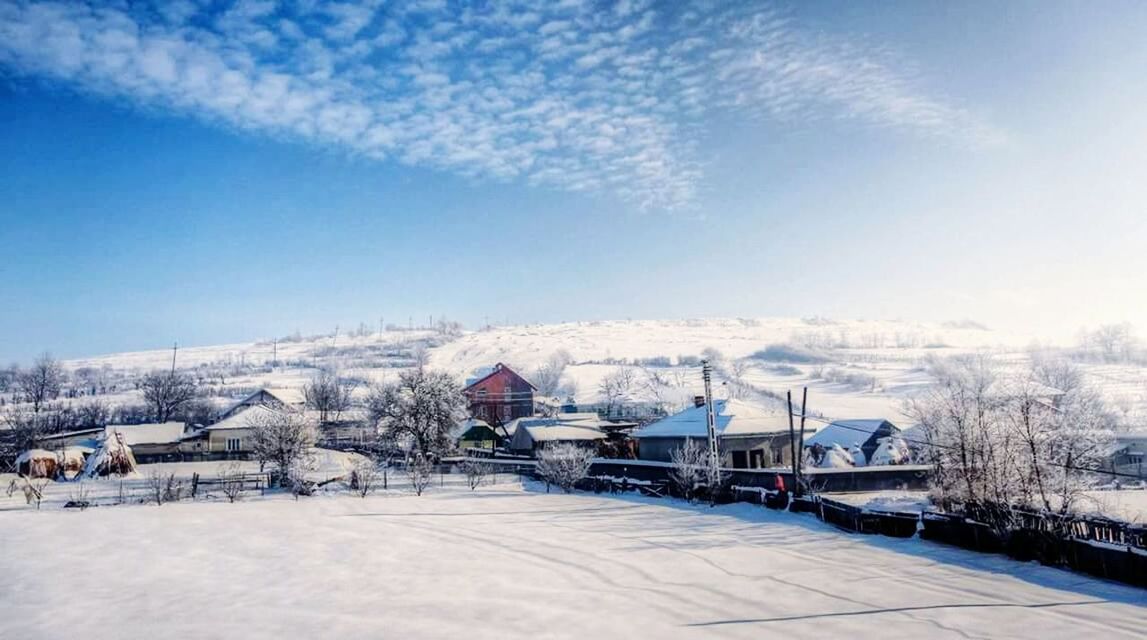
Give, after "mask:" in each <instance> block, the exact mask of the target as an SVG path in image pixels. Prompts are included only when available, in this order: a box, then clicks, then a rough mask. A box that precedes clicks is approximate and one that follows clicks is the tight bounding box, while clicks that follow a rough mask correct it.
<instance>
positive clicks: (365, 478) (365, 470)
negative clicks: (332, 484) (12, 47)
mask: <svg viewBox="0 0 1147 640" xmlns="http://www.w3.org/2000/svg"><path fill="white" fill-rule="evenodd" d="M381 479H382V473H381V471H380V470H379V468H378V463H376V462H375V461H374V460H371V459H370V458H363V459H362V460H359V461H358V462H357V463H356V464H355V466H354V468H353V469H351V472H350V482H349V483H348V484H349V485H350V489H351V491H354V492H355V493H357V494H358V495H359V497H360V498H365V497H366V496H367V495H369V494H370V492H371V491H374V490H375V488H377V487H378V483H379V481H380V480H381Z"/></svg>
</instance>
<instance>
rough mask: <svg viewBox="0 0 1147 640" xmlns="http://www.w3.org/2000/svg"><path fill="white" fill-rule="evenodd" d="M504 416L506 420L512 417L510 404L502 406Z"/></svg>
mask: <svg viewBox="0 0 1147 640" xmlns="http://www.w3.org/2000/svg"><path fill="white" fill-rule="evenodd" d="M502 418H504V419H506V420H509V419H510V405H506V406H504V407H502Z"/></svg>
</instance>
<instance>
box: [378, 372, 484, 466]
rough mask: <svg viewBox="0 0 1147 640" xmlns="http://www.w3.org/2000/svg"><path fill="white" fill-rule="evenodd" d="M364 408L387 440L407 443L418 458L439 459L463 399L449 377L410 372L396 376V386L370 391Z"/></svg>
mask: <svg viewBox="0 0 1147 640" xmlns="http://www.w3.org/2000/svg"><path fill="white" fill-rule="evenodd" d="M368 408H369V410H370V414H371V417H372V418H373V419H374V421H375V423H376V424H378V425H379V426H380V427H381V428H382V429H383V430H384V431H385V433H386V436H387V437H388V438H390V439H391V440H401V439H408V440H409V441H410V443H411V444H412V446H413V447H414V451H415V452H416V453H418V454H422V455H442V454H444V453H446V452H448V451H449V450H450V447H451V444H452V442H451V438H450V436H451V432H452V431H453V429H454V428H455V427H456V426H457V425H458V422H459V421H461V420H462V419H463V418H464V417H465V408H466V398H465V396H463V395H462V386H461V385H460V384H458V381H457V380H456V379H455V378H454V377H453V376H451V375H449V374H446V373H442V372H437V371H426V370H423V369H411V370H407V371H403V372H402V373H400V374H399V376H398V381H397V382H393V383H389V384H384V385H381V386H376V387H374V388H373V389H371V392H370V396H369V399H368Z"/></svg>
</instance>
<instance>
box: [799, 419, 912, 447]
mask: <svg viewBox="0 0 1147 640" xmlns="http://www.w3.org/2000/svg"><path fill="white" fill-rule="evenodd" d="M885 424H887V425H888V426H889V427H890V428H891V429H892V432H893V433H896V432H898V431H899V429H897V428H896V425H894V424H892V423H891V422H888V421H887V420H885V419H883V418H871V419H864V420H837V421H835V422H833V423H832V424H829V425H828V426H826V427H823V428H822V429H820V430H819V431H817V432H816V433H815V434H813V436H812V437H810V438H805V441H804V443H805V446H806V447H809V446H812V445H814V444H819V445H821V446H823V447H832V446H833V445H839V446H841V447H846V448H847V447H850V446H852V445H854V444H858V443H863V442H865V441H867V440H868V439H869V438H871V437H872V435H873V434H874V433H876V432H877V430H879V429H880V428H881V427H882V426H884V425H885Z"/></svg>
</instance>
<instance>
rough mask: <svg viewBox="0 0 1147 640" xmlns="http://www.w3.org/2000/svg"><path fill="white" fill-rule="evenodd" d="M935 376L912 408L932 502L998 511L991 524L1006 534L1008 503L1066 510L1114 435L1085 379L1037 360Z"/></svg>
mask: <svg viewBox="0 0 1147 640" xmlns="http://www.w3.org/2000/svg"><path fill="white" fill-rule="evenodd" d="M1049 371H1051V372H1053V375H1049V373H1048V372H1049ZM934 373H935V375H936V377H937V383H936V384H935V385H933V386H932V388H931V389H930V390H929V391H928V392H926V393H925V394H924V395H922V396H920V397H918V398H916V399H915V400H914V401H913V404H912V408H911V411H910V413H911V415H912V416H913V417H915V418H916V419H917V420H918V422H919V423H920V424H921V426H922V427H923V431H924V436H925V441H926V442H925V444H924V446H923V451H922V454H923V456H924V458H925V460H926V461H927V463H929V464H931V465H932V467H933V473H932V483H933V498H934V500H936V502H937V503H938V504H940V505H941V506H943V507H952V506H959V505H966V504H979V505H996V506H998V507H999V509H998V511H999V513H998V514H997V515H999V517H1000V520H999V521H998V522H990V523H989V524H992V525H993V526H995V527H997V529H998V530H1000V532H1001V533H1003V534H1006V533H1007V529H1008V527H1010V526H1011V523H1010V522H1009V521H1008V520H1007V513H1006V512H1007V510H1009V509H1010V508H1011V507H1012V506H1016V505H1023V506H1038V507H1039V508H1042V509H1046V510H1058V511H1060V512H1066V511H1068V510H1070V509H1071V507H1072V505H1073V504H1074V503H1075V501H1076V500H1077V499H1078V497H1079V496H1080V494H1081V493H1082V491H1083V490H1084V489H1086V488H1087V487H1088V486H1089V485H1090V484H1091V483H1092V481H1093V480H1094V478H1095V476H1096V472H1097V471H1098V470H1099V469H1100V468H1101V465H1102V462H1103V455H1104V454H1105V453H1106V450H1107V449H1108V447H1109V445H1110V442H1111V439H1112V434H1111V428H1110V427H1111V416H1110V412H1108V411H1107V410H1106V409H1105V407H1104V406H1103V403H1102V400H1101V399H1100V398H1099V397H1098V394H1095V393H1094V392H1093V391H1091V390H1089V389H1088V388H1087V387H1086V386H1083V385H1082V383H1081V381H1082V376H1080V375H1077V374H1076V373H1073V372H1071V371H1070V370H1068V369H1066V368H1064V367H1062V366H1059V365H1057V366H1055V367H1049V366H1047V365H1046V364H1045V363H1038V362H1037V363H1036V367H1035V369H1034V370H1033V371H1027V372H1020V373H1012V374H1007V373H1005V372H1004V371H1003V370H1002V369H1001V368H1000V367H999V366H998V365H996V364H995V363H994V362H993V361H992V360H991V359H990V358H987V357H984V356H974V357H964V358H959V359H953V360H949V361H947V362H942V363H938V364H937V366H935V367H934ZM1041 377H1043V378H1044V379H1045V380H1049V381H1050V380H1052V379H1053V378H1054V379H1055V380H1056V381H1058V382H1059V383H1061V384H1063V386H1065V387H1067V388H1068V390H1067V391H1065V390H1062V389H1054V388H1051V387H1049V386H1048V385H1045V384H1043V383H1042V382H1040V380H1039V379H1040V378H1041Z"/></svg>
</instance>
